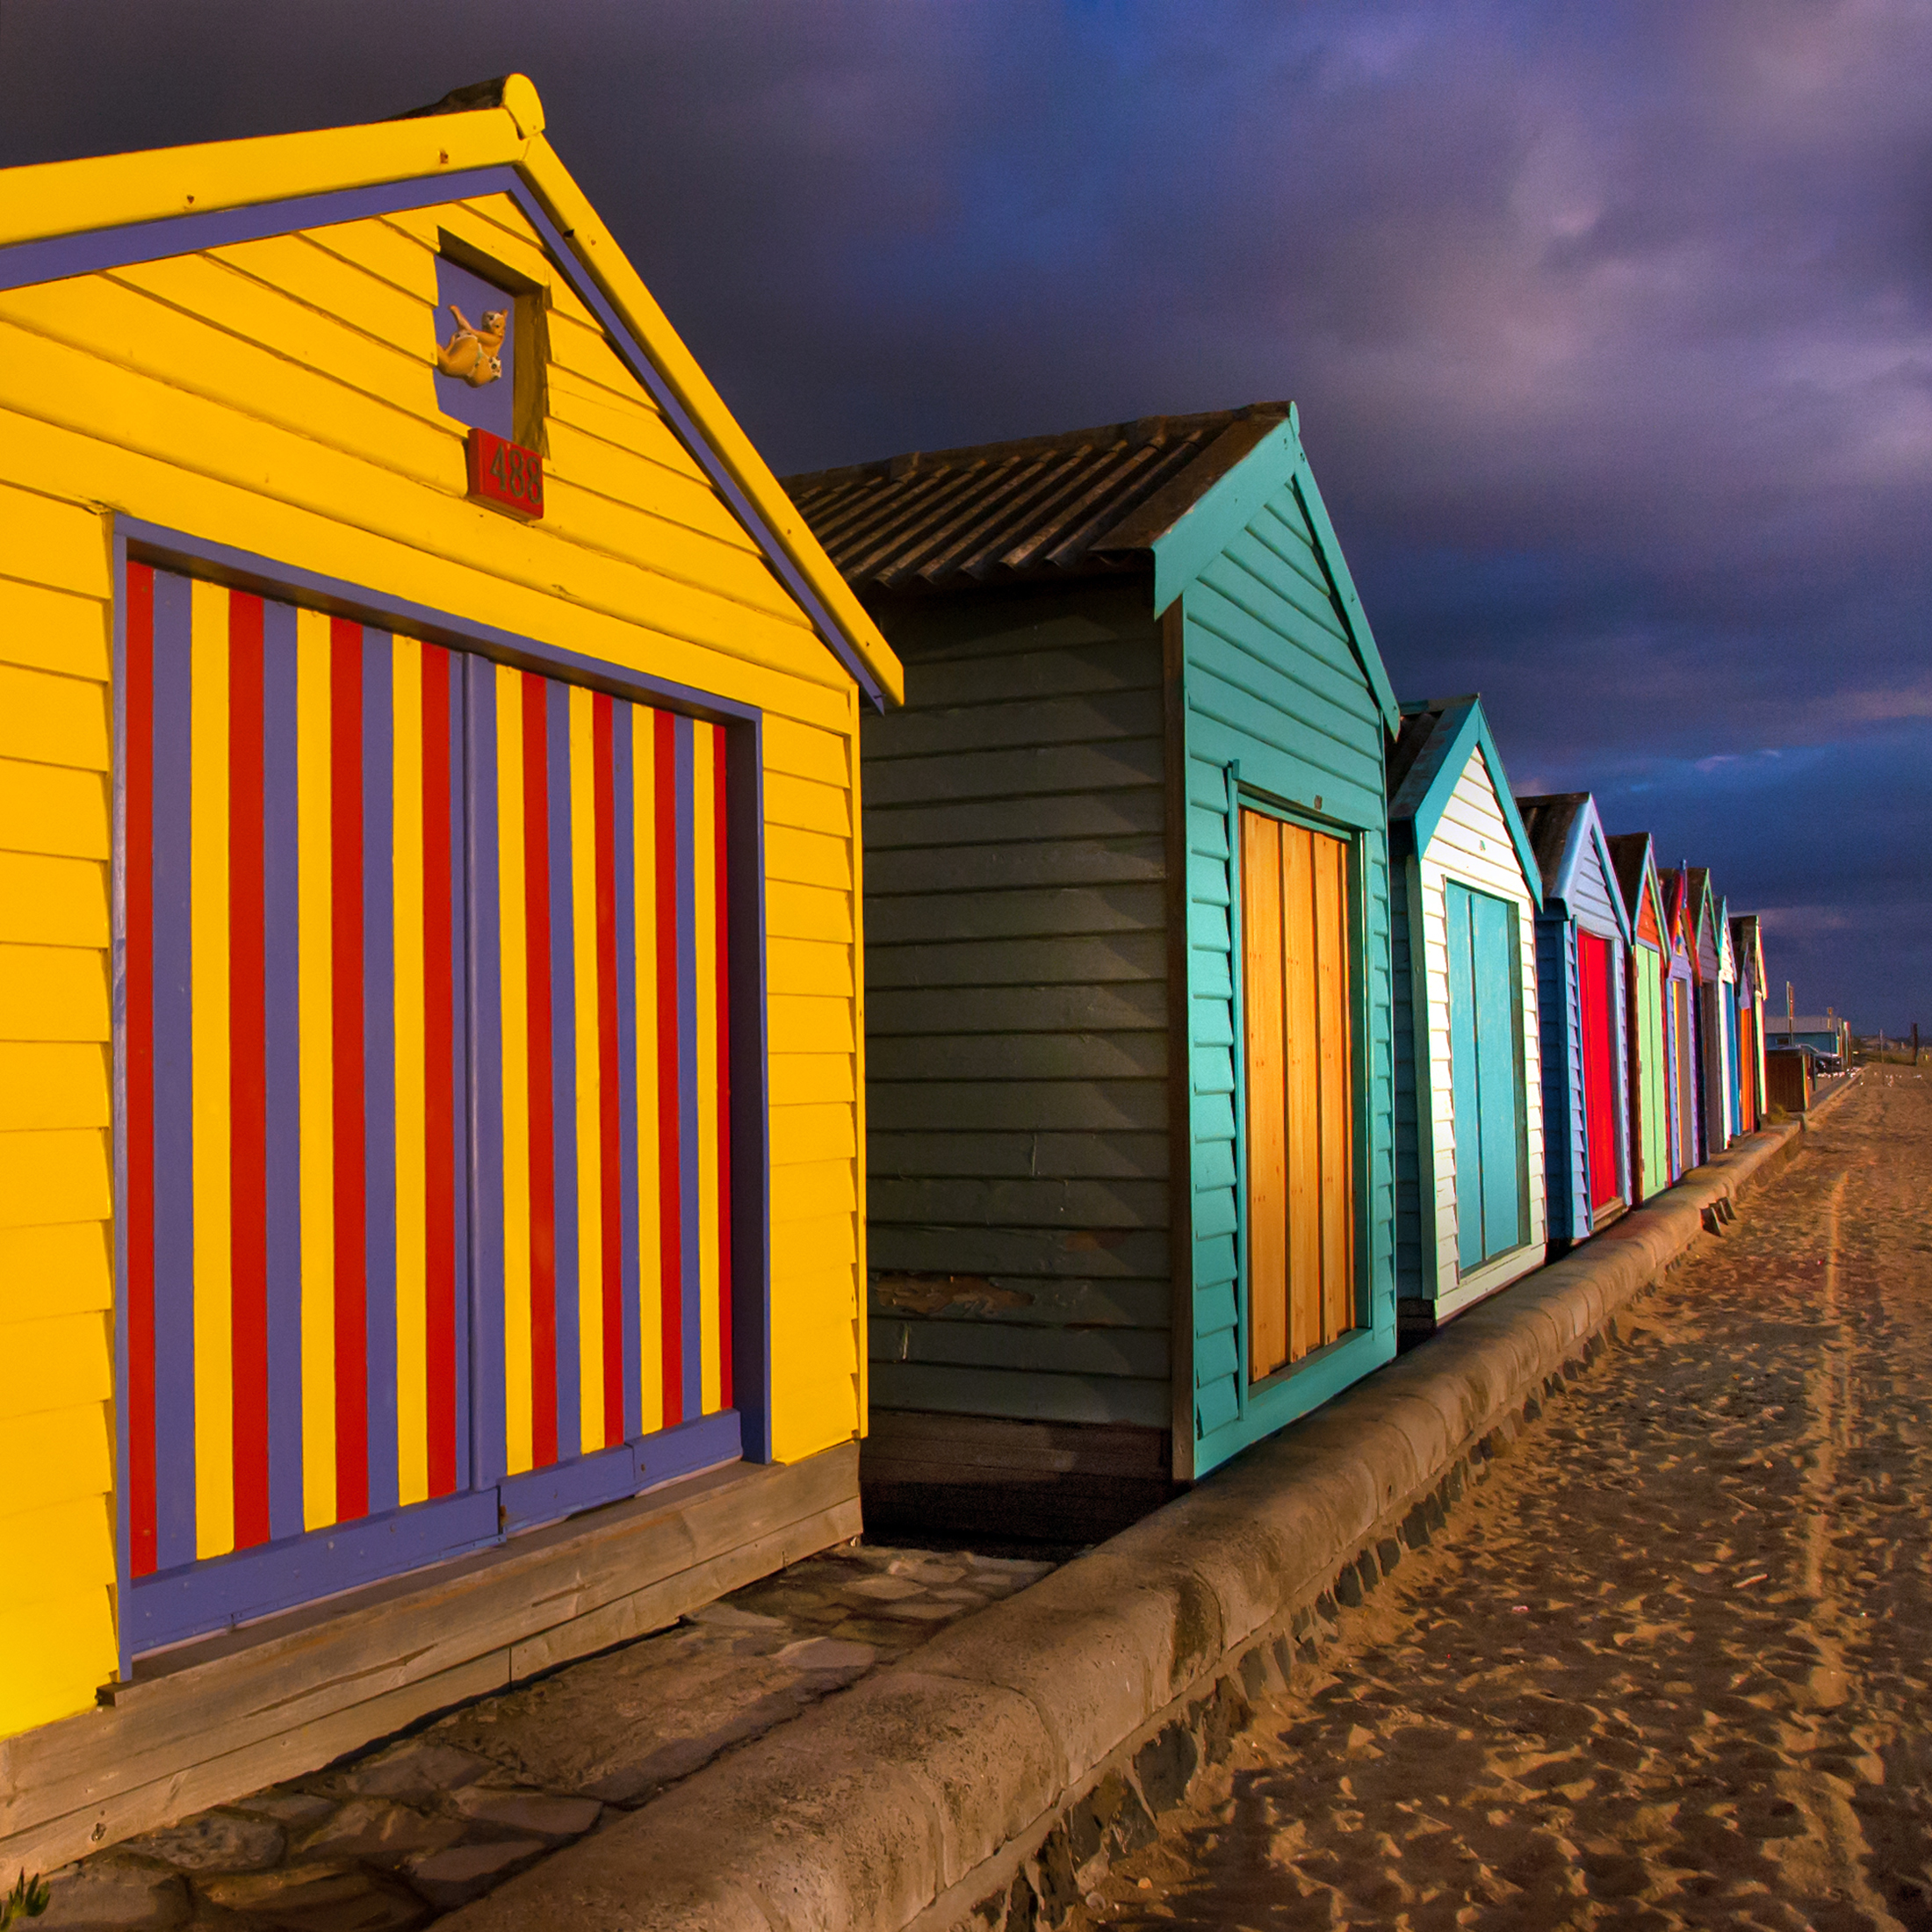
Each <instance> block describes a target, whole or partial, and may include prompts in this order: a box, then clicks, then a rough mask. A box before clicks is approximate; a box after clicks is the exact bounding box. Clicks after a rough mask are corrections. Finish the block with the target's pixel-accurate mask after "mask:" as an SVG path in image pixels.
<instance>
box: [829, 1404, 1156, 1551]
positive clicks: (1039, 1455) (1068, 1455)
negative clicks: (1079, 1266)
mask: <svg viewBox="0 0 1932 1932" xmlns="http://www.w3.org/2000/svg"><path fill="white" fill-rule="evenodd" d="M1169 1453H1170V1450H1169V1443H1168V1437H1167V1431H1165V1430H1164V1429H1146V1428H1139V1427H1135V1426H1134V1425H1132V1424H1125V1423H1107V1424H1079V1423H1030V1422H1013V1421H1009V1420H1006V1418H1004V1417H993V1416H948V1415H936V1414H932V1413H928V1412H925V1411H919V1410H910V1409H875V1410H874V1411H873V1414H872V1421H871V1433H870V1434H869V1436H868V1437H867V1438H866V1439H865V1441H864V1443H863V1444H862V1445H861V1449H860V1456H859V1481H860V1486H861V1491H862V1494H863V1496H864V1499H865V1513H866V1521H867V1523H868V1525H870V1526H871V1527H872V1528H873V1529H874V1530H876V1531H878V1532H882V1533H884V1534H887V1535H890V1534H893V1533H900V1534H904V1533H906V1532H917V1533H920V1534H933V1533H940V1534H945V1535H950V1536H972V1537H990V1538H997V1539H1002V1540H1008V1541H1022V1542H1025V1541H1042V1542H1050V1543H1063V1542H1069V1541H1071V1542H1078V1543H1090V1542H1095V1541H1098V1540H1099V1539H1100V1538H1102V1537H1107V1536H1112V1535H1114V1533H1115V1532H1118V1531H1120V1530H1123V1529H1125V1528H1126V1527H1127V1526H1128V1524H1130V1523H1135V1522H1138V1521H1139V1519H1140V1518H1141V1517H1143V1516H1145V1515H1146V1514H1147V1513H1148V1512H1149V1510H1157V1509H1158V1508H1159V1507H1160V1506H1161V1504H1162V1503H1165V1502H1168V1501H1169V1500H1171V1498H1172V1497H1174V1496H1178V1495H1179V1493H1180V1489H1181V1488H1182V1487H1183V1486H1182V1485H1179V1484H1177V1483H1176V1482H1175V1481H1173V1480H1172V1478H1171V1474H1169V1467H1170V1465H1169Z"/></svg>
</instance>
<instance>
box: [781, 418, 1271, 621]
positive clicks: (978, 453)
mask: <svg viewBox="0 0 1932 1932" xmlns="http://www.w3.org/2000/svg"><path fill="white" fill-rule="evenodd" d="M1287 414H1288V405H1287V403H1285V402H1266V403H1255V404H1252V405H1251V406H1250V407H1247V408H1245V409H1222V410H1215V411H1213V412H1211V413H1209V414H1208V415H1197V416H1148V417H1143V419H1142V420H1141V421H1140V422H1117V423H1110V424H1107V425H1106V426H1104V427H1102V428H1100V429H1077V430H1072V431H1070V432H1069V433H1068V434H1066V435H1064V436H1031V437H1028V438H1027V439H1026V440H1024V441H1022V442H1018V443H981V444H979V445H977V447H975V448H971V449H963V450H941V451H932V452H922V451H913V452H912V453H911V454H908V455H905V456H896V457H891V458H886V459H883V460H882V461H879V462H876V463H861V464H855V465H852V466H851V467H849V468H847V469H840V470H818V471H814V472H810V473H808V474H804V475H800V476H790V477H786V478H785V479H783V482H784V487H785V488H786V489H787V490H788V491H789V492H790V494H791V499H792V501H793V502H795V503H796V504H797V506H798V510H799V514H800V515H802V516H804V519H805V521H806V523H809V524H810V525H811V533H812V535H813V536H814V537H817V538H818V541H819V542H820V543H821V544H823V545H824V546H825V550H826V551H828V552H829V553H830V555H831V557H832V560H833V563H835V564H836V565H837V566H838V567H839V569H840V572H841V573H843V574H844V576H845V578H846V580H847V582H848V583H850V584H852V585H853V586H854V587H855V588H860V589H861V590H862V589H866V588H876V589H880V590H898V591H916V590H922V589H932V588H938V587H940V586H941V585H945V584H947V583H949V582H955V581H956V580H960V579H962V578H963V579H966V580H970V581H972V582H979V583H987V582H999V581H1002V580H1037V579H1040V578H1042V577H1044V578H1053V577H1059V576H1078V575H1091V574H1095V573H1102V572H1108V571H1119V570H1123V569H1132V568H1134V567H1136V566H1137V565H1139V564H1140V563H1141V562H1142V560H1143V554H1144V551H1145V549H1146V547H1147V545H1148V544H1150V542H1151V541H1152V539H1153V537H1156V536H1157V535H1158V534H1159V532H1160V530H1163V529H1164V528H1165V527H1166V526H1167V524H1169V523H1172V521H1173V520H1174V518H1175V517H1177V516H1179V515H1181V514H1182V513H1183V512H1184V511H1185V510H1186V508H1188V507H1189V506H1190V505H1191V504H1192V503H1193V502H1195V501H1198V500H1199V499H1200V496H1201V495H1202V494H1203V493H1204V492H1205V491H1206V490H1207V489H1208V487H1209V486H1210V485H1211V484H1213V483H1214V482H1215V481H1216V480H1217V479H1219V478H1220V477H1222V476H1224V475H1225V474H1226V473H1227V472H1228V471H1229V469H1231V468H1232V467H1233V466H1234V465H1235V464H1236V462H1238V461H1239V460H1240V459H1241V458H1242V457H1244V456H1245V455H1246V454H1247V453H1248V451H1250V450H1251V449H1252V448H1253V447H1254V446H1255V444H1256V443H1258V442H1259V441H1260V440H1261V437H1262V436H1265V434H1266V433H1267V431H1268V430H1269V429H1272V427H1273V426H1274V425H1275V424H1276V423H1278V422H1283V421H1285V420H1286V419H1287ZM1157 498H1158V499H1159V500H1160V501H1158V502H1156V501H1154V500H1155V499H1157ZM1143 508H1144V509H1148V510H1150V511H1152V512H1154V513H1156V515H1155V516H1154V518H1153V519H1152V520H1151V521H1150V519H1149V518H1147V517H1140V518H1136V516H1135V513H1136V512H1139V511H1141V510H1143ZM1130 522H1131V523H1133V526H1134V527H1133V528H1132V529H1128V524H1129V523H1130Z"/></svg>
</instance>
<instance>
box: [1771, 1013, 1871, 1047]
mask: <svg viewBox="0 0 1932 1932" xmlns="http://www.w3.org/2000/svg"><path fill="white" fill-rule="evenodd" d="M1764 1044H1765V1045H1766V1046H1767V1047H1770V1048H1777V1047H1809V1048H1810V1049H1812V1051H1813V1053H1835V1054H1840V1055H1843V1054H1847V1053H1849V1052H1850V1050H1851V1026H1850V1022H1849V1021H1848V1020H1843V1019H1841V1018H1840V1017H1839V1016H1838V1015H1837V1014H1835V1013H1798V1014H1795V1015H1791V1016H1789V1017H1787V1016H1786V1015H1784V1014H1782V1013H1776V1012H1767V1013H1765V1015H1764Z"/></svg>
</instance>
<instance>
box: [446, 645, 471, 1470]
mask: <svg viewBox="0 0 1932 1932" xmlns="http://www.w3.org/2000/svg"><path fill="white" fill-rule="evenodd" d="M464 664H465V660H464V659H463V658H461V657H458V656H452V657H451V660H450V677H449V717H448V729H449V733H450V981H451V985H450V1119H451V1122H452V1123H453V1129H454V1133H455V1136H456V1143H455V1146H454V1147H453V1149H452V1150H451V1157H452V1164H453V1166H452V1173H451V1202H450V1212H451V1218H452V1219H453V1220H454V1222H455V1224H456V1283H455V1295H454V1302H455V1308H454V1314H455V1322H456V1486H457V1488H458V1489H459V1490H461V1489H467V1488H468V1487H469V1483H470V1471H471V1468H472V1466H473V1465H472V1458H471V1454H470V1403H471V1401H472V1391H471V1387H470V1360H471V1349H470V1346H469V1344H468V1336H469V1334H470V1333H471V1332H472V1330H471V1327H470V1319H469V1314H468V1309H469V1304H470V1251H469V1244H468V1242H467V1241H466V1240H465V1235H466V1234H467V1232H468V1229H469V1222H470V1207H469V1171H468V1166H467V1164H466V1162H465V1158H464V1149H463V1143H464V1138H465V1115H466V1114H467V1113H468V1110H469V1104H470V1095H469V1086H470V1064H469V1049H468V1040H469V1015H468V1013H466V1012H465V1004H464V988H465V985H466V984H467V983H468V978H469V948H468V946H467V944H466V942H465V931H464V907H463V898H464V892H465V884H464V873H465V866H464V857H463V847H464V826H463V817H464V813H463V796H464V789H465V780H464V770H463V754H464V740H465V730H464V697H463V686H464Z"/></svg>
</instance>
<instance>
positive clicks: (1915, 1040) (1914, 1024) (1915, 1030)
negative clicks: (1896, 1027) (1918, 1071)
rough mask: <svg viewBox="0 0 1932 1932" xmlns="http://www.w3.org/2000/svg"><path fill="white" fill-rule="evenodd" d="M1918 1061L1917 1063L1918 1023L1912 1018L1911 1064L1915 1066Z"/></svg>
mask: <svg viewBox="0 0 1932 1932" xmlns="http://www.w3.org/2000/svg"><path fill="white" fill-rule="evenodd" d="M1918 1063H1919V1023H1918V1021H1917V1020H1914V1021H1913V1022H1912V1064H1913V1065H1914V1066H1917V1065H1918Z"/></svg>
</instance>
